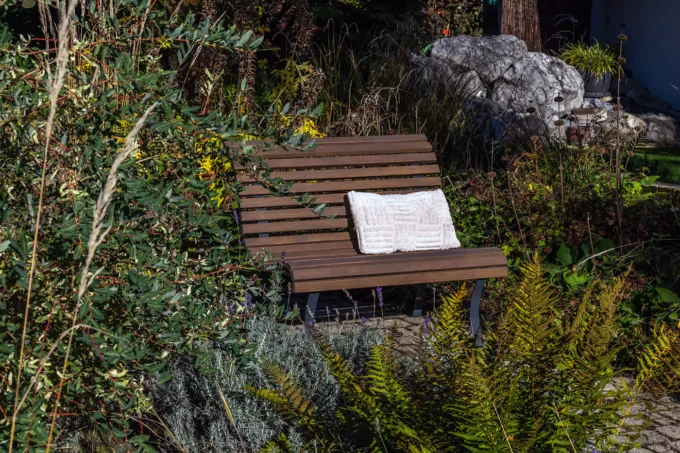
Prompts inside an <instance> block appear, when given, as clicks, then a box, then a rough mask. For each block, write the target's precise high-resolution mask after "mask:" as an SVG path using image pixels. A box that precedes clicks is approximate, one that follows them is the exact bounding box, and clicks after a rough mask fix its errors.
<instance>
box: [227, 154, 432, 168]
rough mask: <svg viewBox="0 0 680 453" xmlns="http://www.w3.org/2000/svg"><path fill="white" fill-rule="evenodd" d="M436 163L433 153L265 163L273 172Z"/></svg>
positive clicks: (276, 160) (305, 159) (284, 160)
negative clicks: (277, 170)
mask: <svg viewBox="0 0 680 453" xmlns="http://www.w3.org/2000/svg"><path fill="white" fill-rule="evenodd" d="M434 162H437V157H436V156H435V154H434V153H409V154H381V155H369V156H340V157H303V155H301V157H300V158H289V159H272V160H268V161H266V163H267V164H268V165H269V167H270V168H271V169H273V170H275V169H284V168H328V167H357V166H363V165H366V166H368V165H398V164H421V163H423V164H425V163H434ZM234 168H235V169H237V170H244V169H245V166H243V165H241V164H238V163H234Z"/></svg>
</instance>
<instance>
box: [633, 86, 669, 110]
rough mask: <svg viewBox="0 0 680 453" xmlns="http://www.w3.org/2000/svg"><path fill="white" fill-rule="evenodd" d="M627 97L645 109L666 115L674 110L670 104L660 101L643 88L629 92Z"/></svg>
mask: <svg viewBox="0 0 680 453" xmlns="http://www.w3.org/2000/svg"><path fill="white" fill-rule="evenodd" d="M626 97H627V98H629V99H632V100H633V102H635V103H636V104H637V105H639V106H640V107H643V108H645V109H652V110H658V111H660V112H664V113H665V112H668V111H670V110H671V109H672V108H673V106H672V105H671V103H670V102H666V101H664V100H661V99H659V98H658V97H656V96H654V95H653V94H652V93H650V92H649V91H648V90H647V89H645V88H642V87H641V86H637V87H634V88H633V89H631V90H630V91H628V92H627V93H626Z"/></svg>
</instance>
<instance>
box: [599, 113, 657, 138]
mask: <svg viewBox="0 0 680 453" xmlns="http://www.w3.org/2000/svg"><path fill="white" fill-rule="evenodd" d="M618 127H619V128H620V129H619V130H620V134H621V135H620V137H621V142H623V143H629V142H633V141H635V140H637V139H638V137H639V136H640V135H641V134H643V133H644V132H645V129H646V127H647V125H646V124H645V122H644V120H643V119H642V118H639V117H637V116H635V115H633V114H632V113H625V112H621V113H620V116H619V121H618ZM593 129H594V132H595V134H596V135H601V136H602V138H603V139H604V140H605V141H613V140H616V134H617V132H616V129H617V120H616V110H610V111H608V112H607V118H606V119H604V121H601V122H597V123H595V124H594V125H593Z"/></svg>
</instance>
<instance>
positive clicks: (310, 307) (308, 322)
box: [305, 293, 319, 335]
mask: <svg viewBox="0 0 680 453" xmlns="http://www.w3.org/2000/svg"><path fill="white" fill-rule="evenodd" d="M318 302H319V293H309V296H307V306H306V307H305V331H306V332H307V335H311V334H312V329H311V327H312V325H313V324H314V314H315V313H316V304H317V303H318Z"/></svg>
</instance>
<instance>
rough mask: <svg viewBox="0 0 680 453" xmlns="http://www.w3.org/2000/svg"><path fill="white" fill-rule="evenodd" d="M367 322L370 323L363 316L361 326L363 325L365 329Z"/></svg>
mask: <svg viewBox="0 0 680 453" xmlns="http://www.w3.org/2000/svg"><path fill="white" fill-rule="evenodd" d="M367 322H368V319H366V318H364V317H363V316H362V317H361V324H363V325H364V327H365V326H366V323H367Z"/></svg>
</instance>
